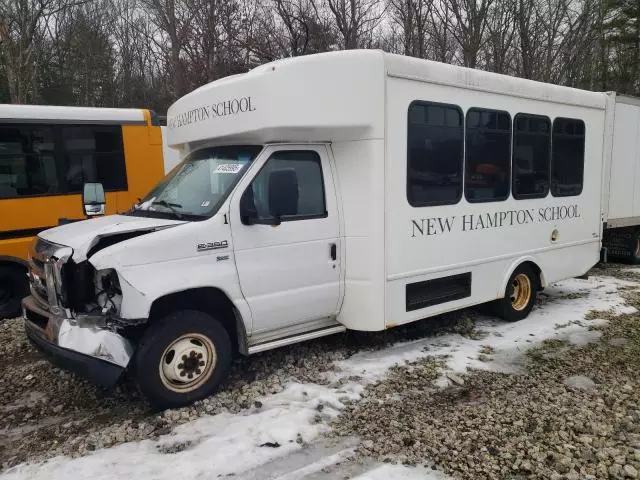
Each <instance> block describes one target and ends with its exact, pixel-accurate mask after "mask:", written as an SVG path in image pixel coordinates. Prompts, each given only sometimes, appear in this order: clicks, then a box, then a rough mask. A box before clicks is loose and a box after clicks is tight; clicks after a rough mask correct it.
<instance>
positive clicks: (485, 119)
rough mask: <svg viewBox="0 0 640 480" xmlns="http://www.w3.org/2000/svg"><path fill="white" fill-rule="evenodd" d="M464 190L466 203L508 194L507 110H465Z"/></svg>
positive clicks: (492, 200)
mask: <svg viewBox="0 0 640 480" xmlns="http://www.w3.org/2000/svg"><path fill="white" fill-rule="evenodd" d="M465 162H466V163H465V186H464V189H465V190H464V192H465V196H466V198H467V200H468V201H469V202H495V201H500V200H506V198H507V197H508V196H509V181H510V178H509V177H510V176H511V117H510V116H509V114H508V113H507V112H502V111H498V110H484V109H480V108H471V109H469V111H468V112H467V130H466V155H465Z"/></svg>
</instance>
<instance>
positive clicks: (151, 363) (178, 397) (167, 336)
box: [134, 310, 232, 409]
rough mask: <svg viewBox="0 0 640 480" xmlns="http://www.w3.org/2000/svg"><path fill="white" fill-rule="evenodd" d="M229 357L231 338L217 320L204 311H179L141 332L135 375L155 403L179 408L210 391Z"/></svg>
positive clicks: (223, 375)
mask: <svg viewBox="0 0 640 480" xmlns="http://www.w3.org/2000/svg"><path fill="white" fill-rule="evenodd" d="M231 360H232V349H231V341H230V339H229V334H228V333H227V331H226V330H225V328H224V327H223V326H222V324H220V322H218V321H217V320H215V319H214V318H213V317H212V316H210V315H208V314H206V313H203V312H199V311H195V310H182V311H179V312H175V313H172V314H170V315H168V316H166V317H164V318H161V319H159V320H158V321H156V322H154V323H152V325H151V326H150V327H149V329H148V330H147V331H146V332H145V334H144V336H143V337H142V340H141V341H140V343H139V345H138V349H137V352H136V356H135V364H134V370H135V378H136V382H137V384H138V386H139V388H140V390H141V391H142V393H143V395H144V396H145V397H146V398H147V400H148V401H149V402H150V403H151V404H152V405H153V406H154V407H156V408H160V409H165V408H175V407H182V406H185V405H189V404H191V403H193V402H195V401H197V400H202V399H203V398H206V397H208V396H210V395H211V394H213V393H214V392H215V390H216V389H217V387H218V386H219V385H220V383H221V382H222V381H223V380H224V379H225V378H226V376H227V374H228V373H229V369H230V367H231Z"/></svg>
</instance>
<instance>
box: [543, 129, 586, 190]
mask: <svg viewBox="0 0 640 480" xmlns="http://www.w3.org/2000/svg"><path fill="white" fill-rule="evenodd" d="M584 138H585V129H584V122H583V121H582V120H574V119H570V118H556V119H555V120H554V121H553V138H552V139H551V146H552V155H551V194H552V195H553V196H554V197H569V196H572V195H580V194H581V193H582V181H583V175H584Z"/></svg>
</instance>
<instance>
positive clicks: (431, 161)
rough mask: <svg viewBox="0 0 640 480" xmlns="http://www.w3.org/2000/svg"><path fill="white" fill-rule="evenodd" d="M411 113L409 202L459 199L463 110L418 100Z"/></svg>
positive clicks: (422, 203) (423, 203)
mask: <svg viewBox="0 0 640 480" xmlns="http://www.w3.org/2000/svg"><path fill="white" fill-rule="evenodd" d="M408 116H409V120H408V133H407V200H408V201H409V204H411V205H412V206H414V207H422V206H427V205H451V204H455V203H458V201H459V200H460V198H461V197H462V160H463V159H462V153H463V144H462V135H463V133H462V132H463V126H462V111H461V110H460V108H459V107H457V106H453V105H446V104H442V103H427V102H419V101H415V102H413V103H411V105H410V106H409V113H408Z"/></svg>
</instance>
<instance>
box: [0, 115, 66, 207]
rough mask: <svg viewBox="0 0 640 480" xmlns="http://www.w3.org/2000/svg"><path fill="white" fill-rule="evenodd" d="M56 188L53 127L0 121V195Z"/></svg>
mask: <svg viewBox="0 0 640 480" xmlns="http://www.w3.org/2000/svg"><path fill="white" fill-rule="evenodd" d="M59 192H60V186H59V184H58V177H57V169H56V159H55V154H54V142H53V129H52V128H51V127H49V126H36V125H6V124H4V125H2V124H0V199H2V198H15V197H30V196H36V195H52V194H56V193H59Z"/></svg>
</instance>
